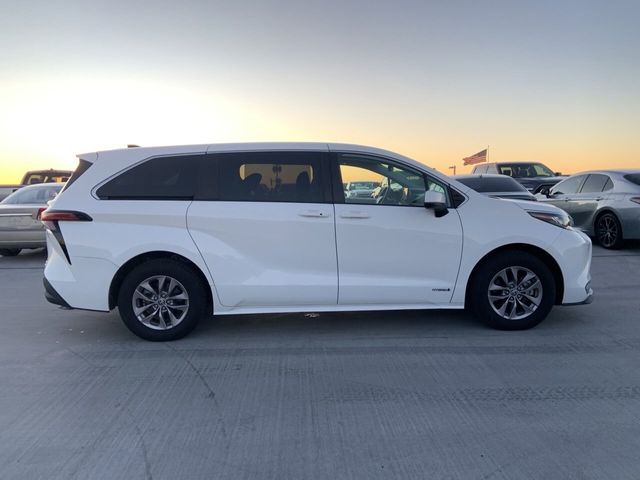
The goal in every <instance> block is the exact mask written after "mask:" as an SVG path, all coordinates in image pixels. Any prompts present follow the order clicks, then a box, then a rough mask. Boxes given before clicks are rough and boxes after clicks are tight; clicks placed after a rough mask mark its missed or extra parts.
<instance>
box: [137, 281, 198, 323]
mask: <svg viewBox="0 0 640 480" xmlns="http://www.w3.org/2000/svg"><path fill="white" fill-rule="evenodd" d="M131 305H132V307H133V313H134V315H135V316H136V318H137V319H138V321H139V322H140V323H142V324H143V325H145V326H147V327H149V328H152V329H154V330H169V329H171V328H174V327H175V326H176V325H178V324H179V323H180V322H182V320H184V318H185V317H186V315H187V312H188V311H189V294H188V293H187V290H186V289H185V288H184V286H183V285H182V283H180V282H179V281H178V280H176V279H175V278H173V277H170V276H167V275H155V276H153V277H149V278H147V279H145V280H143V281H142V282H140V283H139V284H138V286H137V287H136V289H135V290H134V292H133V298H132V299H131Z"/></svg>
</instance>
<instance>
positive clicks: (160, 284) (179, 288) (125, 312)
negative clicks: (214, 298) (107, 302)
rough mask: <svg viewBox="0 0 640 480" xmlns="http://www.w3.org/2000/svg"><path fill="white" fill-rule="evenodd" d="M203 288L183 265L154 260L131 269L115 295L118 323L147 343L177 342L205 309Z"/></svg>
mask: <svg viewBox="0 0 640 480" xmlns="http://www.w3.org/2000/svg"><path fill="white" fill-rule="evenodd" d="M206 298H207V296H206V294H205V290H204V285H202V282H201V280H200V278H199V277H198V275H197V274H196V273H195V272H194V271H193V270H192V269H191V268H190V267H189V266H187V265H185V264H183V263H182V262H179V261H176V260H172V259H157V260H151V261H148V262H145V263H143V264H141V265H139V266H137V267H136V268H134V269H133V270H132V271H131V272H129V274H128V275H127V276H126V277H125V279H124V281H123V282H122V285H121V287H120V291H119V294H118V310H119V312H120V316H121V317H122V321H123V322H124V324H125V325H126V326H127V327H128V328H129V330H131V331H132V332H133V333H135V334H136V335H138V336H139V337H141V338H144V339H146V340H151V341H166V340H177V339H179V338H182V337H184V336H185V335H187V334H188V333H189V332H191V330H193V329H194V328H195V326H196V325H197V323H198V321H199V320H200V318H202V317H203V316H204V312H205V308H206Z"/></svg>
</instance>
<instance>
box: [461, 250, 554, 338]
mask: <svg viewBox="0 0 640 480" xmlns="http://www.w3.org/2000/svg"><path fill="white" fill-rule="evenodd" d="M515 266H519V267H524V268H528V269H529V270H531V271H532V272H533V273H535V274H536V275H537V276H538V278H539V279H540V282H541V283H542V301H541V302H540V305H539V306H538V308H537V309H536V311H535V312H533V313H532V314H531V315H529V316H528V317H526V318H523V319H520V320H509V319H505V318H503V317H501V316H500V315H499V314H498V313H496V312H495V311H494V310H493V308H492V306H491V303H490V302H489V298H488V295H487V293H488V289H489V283H490V282H491V280H492V279H493V277H494V275H495V274H496V273H498V272H499V271H500V270H502V269H504V268H507V267H515ZM471 281H472V282H473V284H472V285H471V298H470V300H471V301H470V306H471V309H472V311H473V313H474V314H475V315H477V316H478V317H479V318H480V319H481V320H483V321H484V322H485V323H487V324H488V325H489V326H491V327H493V328H496V329H499V330H525V329H527V328H532V327H535V326H536V325H538V324H539V323H540V322H541V321H542V320H544V319H545V317H546V316H547V315H548V314H549V312H550V311H551V308H552V307H553V305H554V303H555V296H556V286H555V280H554V278H553V274H552V273H551V270H550V269H549V267H547V265H546V264H545V263H544V262H543V261H542V260H540V259H539V258H538V257H536V256H534V255H532V254H530V253H528V252H519V251H511V252H505V253H503V254H500V255H497V256H495V257H493V258H489V259H487V260H485V261H484V262H483V263H482V265H481V266H480V267H479V269H478V271H477V272H476V274H475V275H474V276H473V278H472V279H471Z"/></svg>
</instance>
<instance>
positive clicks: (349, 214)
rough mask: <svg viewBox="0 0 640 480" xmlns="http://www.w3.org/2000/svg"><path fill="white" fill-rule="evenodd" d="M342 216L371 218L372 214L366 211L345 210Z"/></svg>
mask: <svg viewBox="0 0 640 480" xmlns="http://www.w3.org/2000/svg"><path fill="white" fill-rule="evenodd" d="M340 218H371V215H369V214H368V213H365V212H357V211H352V212H344V213H343V214H341V215H340Z"/></svg>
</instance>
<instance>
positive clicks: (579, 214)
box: [540, 170, 640, 248]
mask: <svg viewBox="0 0 640 480" xmlns="http://www.w3.org/2000/svg"><path fill="white" fill-rule="evenodd" d="M540 199H541V200H542V201H544V202H548V203H551V204H552V205H555V206H557V207H560V208H562V209H563V210H565V211H566V212H567V213H568V214H569V215H571V217H572V218H573V222H574V225H575V227H576V228H579V229H580V230H582V231H583V232H585V233H586V234H587V235H590V236H592V237H595V238H596V239H597V241H598V243H600V245H602V246H603V247H605V248H619V247H621V246H622V244H623V241H624V240H625V239H640V170H594V171H589V172H582V173H577V174H575V175H572V176H570V177H568V178H566V179H565V180H563V181H562V182H560V183H558V184H557V185H556V186H554V187H552V188H551V191H550V192H549V193H548V195H546V196H545V197H541V198H540Z"/></svg>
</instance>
